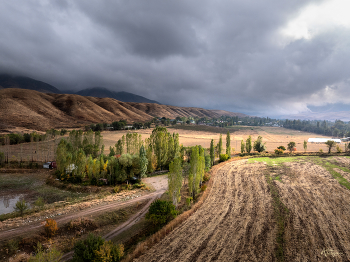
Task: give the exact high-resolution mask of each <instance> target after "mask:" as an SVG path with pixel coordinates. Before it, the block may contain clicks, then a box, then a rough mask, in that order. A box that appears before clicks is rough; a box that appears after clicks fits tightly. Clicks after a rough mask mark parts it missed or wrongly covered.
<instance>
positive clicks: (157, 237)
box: [123, 157, 245, 262]
mask: <svg viewBox="0 0 350 262" xmlns="http://www.w3.org/2000/svg"><path fill="white" fill-rule="evenodd" d="M242 159H245V158H242V157H239V158H238V157H237V158H233V159H231V160H229V161H227V162H223V163H220V164H218V165H215V166H214V167H213V168H212V169H211V179H210V181H209V183H208V186H207V189H206V190H205V191H204V193H203V194H202V195H201V197H200V198H199V200H198V202H197V203H196V204H195V205H193V207H192V208H191V209H190V210H188V211H186V212H184V213H182V214H181V215H179V216H177V217H176V218H175V219H174V220H172V221H170V222H169V224H167V225H165V226H164V227H163V228H162V229H161V230H159V231H158V232H157V233H155V234H153V235H152V236H151V237H149V238H148V239H146V240H145V241H144V242H142V243H140V244H138V246H137V247H136V249H135V250H134V252H133V253H131V254H129V255H128V256H127V257H126V258H125V259H124V260H123V261H124V262H129V261H133V259H135V258H138V257H140V256H141V255H142V254H144V253H145V252H146V251H147V250H148V249H150V248H151V247H153V246H154V245H156V244H157V243H158V242H160V241H161V240H162V239H164V238H165V237H166V236H167V235H168V234H169V233H170V232H171V231H173V230H174V229H175V228H176V227H178V226H179V225H181V223H183V222H184V221H186V219H188V218H189V217H190V216H191V215H193V214H194V213H195V212H196V211H197V210H198V209H199V208H200V207H201V206H202V205H203V203H204V201H205V200H206V199H207V197H208V195H209V194H210V191H211V188H212V185H213V183H214V179H215V175H216V173H217V172H218V170H219V169H220V168H221V167H223V166H224V165H226V164H227V163H230V162H232V161H237V160H242Z"/></svg>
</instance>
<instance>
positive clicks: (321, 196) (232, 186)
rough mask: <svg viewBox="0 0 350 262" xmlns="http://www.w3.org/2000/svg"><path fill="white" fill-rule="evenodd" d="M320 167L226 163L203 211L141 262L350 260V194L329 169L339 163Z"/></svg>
mask: <svg viewBox="0 0 350 262" xmlns="http://www.w3.org/2000/svg"><path fill="white" fill-rule="evenodd" d="M316 160H317V161H315V159H311V158H298V159H295V158H294V159H292V160H291V159H290V160H288V159H287V158H286V159H285V160H281V161H279V163H277V164H273V163H271V162H270V163H268V165H267V164H266V163H264V162H256V163H247V161H246V160H242V161H234V162H231V163H228V164H226V165H225V166H223V167H222V168H221V169H219V171H217V174H216V176H215V182H214V184H213V188H212V190H211V192H210V195H209V196H208V198H207V200H206V202H205V203H204V204H203V206H202V207H201V208H200V209H199V210H198V211H197V212H196V213H195V214H194V215H192V216H191V217H190V218H189V219H188V220H186V221H185V222H184V223H183V224H182V225H180V226H179V227H178V228H177V229H175V230H174V231H173V232H172V233H170V234H169V235H168V236H167V237H165V238H164V239H163V240H162V241H161V242H159V243H158V244H157V245H155V246H154V247H152V248H151V249H150V250H149V251H148V252H147V253H146V254H144V255H143V256H141V257H140V258H138V259H137V260H136V261H169V262H170V261H350V208H349V203H350V190H348V189H347V188H345V187H344V186H342V185H340V184H339V182H338V181H337V180H336V179H335V178H334V177H333V176H332V174H331V173H329V172H328V171H327V169H326V168H325V167H323V166H324V163H325V161H331V162H332V163H334V161H337V162H338V163H339V166H340V167H341V163H340V162H341V161H339V159H336V160H335V159H331V158H330V159H325V160H324V159H322V160H321V159H318V158H317V159H316ZM344 160H345V159H344ZM288 161H291V162H288ZM334 168H335V167H334ZM335 169H336V168H335ZM343 169H344V168H343ZM343 173H346V172H345V171H344V170H342V174H343ZM343 177H344V176H343ZM274 192H275V193H274ZM281 210H282V211H281ZM281 212H282V213H283V214H282V215H281Z"/></svg>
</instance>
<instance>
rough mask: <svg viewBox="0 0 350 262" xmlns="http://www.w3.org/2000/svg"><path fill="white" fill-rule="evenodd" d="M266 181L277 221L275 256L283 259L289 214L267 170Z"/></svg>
mask: <svg viewBox="0 0 350 262" xmlns="http://www.w3.org/2000/svg"><path fill="white" fill-rule="evenodd" d="M265 177H266V181H267V184H268V187H269V190H270V194H271V197H272V205H273V209H274V216H275V219H276V223H277V234H276V250H275V254H276V258H277V261H284V246H285V237H284V234H285V223H286V220H287V218H288V215H289V209H288V208H287V207H286V206H285V205H284V204H283V203H282V201H281V199H280V197H279V193H278V189H277V186H276V185H275V184H274V182H273V180H278V179H273V177H272V176H270V174H269V172H267V173H266V174H265Z"/></svg>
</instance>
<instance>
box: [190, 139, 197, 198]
mask: <svg viewBox="0 0 350 262" xmlns="http://www.w3.org/2000/svg"><path fill="white" fill-rule="evenodd" d="M198 160H199V150H198V146H194V147H192V153H191V161H190V175H189V188H190V194H192V195H193V198H194V197H195V195H196V194H197V193H198V189H199V183H200V179H198V177H199V176H200V174H199V173H198V171H199V167H198V165H199V164H200V163H198V162H199V161H198Z"/></svg>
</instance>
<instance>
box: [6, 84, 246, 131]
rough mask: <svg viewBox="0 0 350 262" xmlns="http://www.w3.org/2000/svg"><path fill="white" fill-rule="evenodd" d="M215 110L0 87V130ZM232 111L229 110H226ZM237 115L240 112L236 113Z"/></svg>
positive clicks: (214, 114) (210, 114)
mask: <svg viewBox="0 0 350 262" xmlns="http://www.w3.org/2000/svg"><path fill="white" fill-rule="evenodd" d="M225 112H226V111H220V113H217V112H215V110H207V109H202V108H192V107H176V106H166V105H159V104H154V103H133V102H129V103H128V102H121V101H118V100H115V99H113V98H96V97H86V96H80V95H76V94H53V93H41V92H38V91H34V90H27V89H19V88H5V89H1V90H0V129H2V130H8V129H11V128H15V127H23V128H27V129H34V130H42V131H44V130H47V129H51V128H68V127H81V126H84V125H87V124H90V123H102V122H105V123H111V122H113V121H118V120H121V119H125V120H127V121H128V122H129V123H131V122H143V121H149V120H151V119H152V118H153V117H155V116H157V117H163V116H164V117H167V118H170V119H174V118H176V117H177V116H180V117H183V116H184V117H189V116H192V117H207V118H212V117H220V116H221V115H224V114H225ZM226 113H227V114H233V113H232V112H226ZM237 115H241V114H239V113H237Z"/></svg>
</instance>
